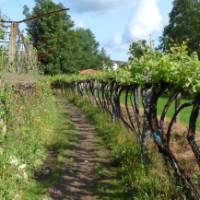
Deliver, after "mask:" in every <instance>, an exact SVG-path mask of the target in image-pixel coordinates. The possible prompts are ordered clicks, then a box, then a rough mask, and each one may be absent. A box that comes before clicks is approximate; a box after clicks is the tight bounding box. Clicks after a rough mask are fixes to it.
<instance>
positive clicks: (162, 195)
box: [69, 95, 184, 200]
mask: <svg viewBox="0 0 200 200" xmlns="http://www.w3.org/2000/svg"><path fill="white" fill-rule="evenodd" d="M69 96H71V95H69ZM70 100H71V102H73V103H74V104H75V105H76V106H78V107H79V108H80V109H81V110H82V111H83V112H84V113H86V115H87V116H88V117H89V119H90V120H91V122H92V124H93V125H94V126H95V127H96V130H97V132H98V134H99V135H100V136H101V137H102V139H103V141H104V143H105V144H106V146H107V147H108V148H109V150H110V151H111V152H112V157H113V160H114V163H115V164H117V165H119V168H120V170H119V173H120V176H121V187H122V188H123V190H124V191H125V192H126V194H127V195H128V196H127V197H124V198H128V199H138V200H142V199H145V200H147V199H149V200H153V199H159V200H160V199H166V200H168V199H184V192H183V190H182V188H181V186H180V185H179V184H178V183H176V184H177V185H176V186H174V183H173V181H175V180H174V179H173V177H171V176H168V174H167V171H166V166H165V164H164V162H163V160H162V158H161V157H160V156H159V154H158V153H156V152H152V155H151V156H150V158H151V162H150V163H149V164H148V165H145V164H144V163H143V161H142V159H141V149H140V144H139V141H138V139H137V138H136V137H135V135H134V134H132V133H130V132H127V129H126V128H125V127H124V126H123V125H122V124H121V123H120V122H119V121H117V122H113V120H112V119H111V118H110V116H108V115H107V114H106V113H104V112H102V111H101V110H100V109H99V108H97V107H95V106H94V105H92V104H91V102H89V101H88V100H86V99H82V98H80V96H73V95H72V97H70Z"/></svg>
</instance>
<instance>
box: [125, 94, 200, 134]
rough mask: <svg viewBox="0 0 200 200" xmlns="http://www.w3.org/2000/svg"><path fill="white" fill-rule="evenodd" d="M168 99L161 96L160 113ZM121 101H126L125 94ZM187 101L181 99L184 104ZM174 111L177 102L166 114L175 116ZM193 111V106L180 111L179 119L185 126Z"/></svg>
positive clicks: (199, 124) (198, 123)
mask: <svg viewBox="0 0 200 200" xmlns="http://www.w3.org/2000/svg"><path fill="white" fill-rule="evenodd" d="M167 100H168V98H167V97H161V98H160V99H159V102H158V107H157V109H158V114H159V115H161V113H162V110H163V108H164V106H165V104H166V102H167ZM121 102H122V103H125V95H124V94H122V96H121ZM186 102H187V101H186V100H184V99H182V100H181V104H182V103H186ZM128 103H129V105H130V101H129V102H128ZM140 104H142V102H140ZM174 111H175V103H173V104H172V105H171V106H170V108H169V110H168V112H167V115H166V116H167V118H168V119H171V118H172V116H173V114H174ZM191 111H192V107H188V108H184V109H183V110H182V111H181V112H180V114H179V118H178V119H179V122H180V123H182V124H183V125H184V126H186V127H188V125H189V119H190V114H191ZM197 130H200V118H198V121H197Z"/></svg>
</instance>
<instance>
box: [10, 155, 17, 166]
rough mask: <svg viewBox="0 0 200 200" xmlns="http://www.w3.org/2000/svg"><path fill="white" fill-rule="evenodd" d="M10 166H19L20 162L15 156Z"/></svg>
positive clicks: (12, 157)
mask: <svg viewBox="0 0 200 200" xmlns="http://www.w3.org/2000/svg"><path fill="white" fill-rule="evenodd" d="M10 164H11V165H12V166H15V167H16V166H18V165H19V160H18V159H17V158H16V157H15V156H11V157H10Z"/></svg>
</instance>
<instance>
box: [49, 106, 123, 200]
mask: <svg viewBox="0 0 200 200" xmlns="http://www.w3.org/2000/svg"><path fill="white" fill-rule="evenodd" d="M65 107H66V109H67V113H68V115H69V116H70V119H71V122H72V123H73V126H74V127H75V129H76V131H77V134H78V138H77V141H74V140H71V139H70V134H73V133H69V135H68V140H69V142H70V143H71V144H70V146H71V148H69V147H70V146H68V147H67V148H66V149H65V162H64V163H65V164H64V166H63V172H62V175H61V179H60V181H59V183H57V184H56V185H55V186H54V187H52V188H50V189H49V192H50V194H51V197H52V198H53V199H63V200H96V199H118V198H119V199H121V198H120V197H119V194H118V193H117V192H119V190H118V187H117V186H116V184H115V182H116V181H115V180H116V174H115V170H113V167H112V166H111V163H110V161H109V156H108V152H107V150H105V149H103V148H102V144H101V141H100V140H99V139H98V137H96V136H95V130H94V128H93V127H92V125H91V124H90V122H89V120H88V119H87V118H86V117H85V115H84V114H83V113H81V112H80V111H79V110H78V108H76V107H75V106H74V105H72V104H68V103H67V105H66V106H65ZM111 171H112V172H111ZM98 173H101V178H99V176H98ZM102 174H104V178H103V179H102ZM101 184H102V185H103V187H104V188H103V189H102V190H101V192H100V190H98V189H97V185H101ZM110 189H111V191H110ZM113 191H114V193H113ZM115 195H117V197H116V198H115Z"/></svg>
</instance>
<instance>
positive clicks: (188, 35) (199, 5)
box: [162, 0, 200, 56]
mask: <svg viewBox="0 0 200 200" xmlns="http://www.w3.org/2000/svg"><path fill="white" fill-rule="evenodd" d="M184 41H188V48H189V51H190V52H193V51H197V53H198V54H199V56H200V1H199V0H174V2H173V9H172V11H171V13H170V22H169V25H168V26H166V27H165V29H164V33H163V37H162V47H163V48H164V50H167V49H169V47H170V46H171V44H172V43H174V42H175V43H178V44H180V43H183V42H184Z"/></svg>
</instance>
